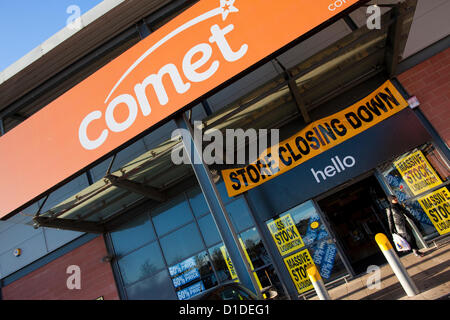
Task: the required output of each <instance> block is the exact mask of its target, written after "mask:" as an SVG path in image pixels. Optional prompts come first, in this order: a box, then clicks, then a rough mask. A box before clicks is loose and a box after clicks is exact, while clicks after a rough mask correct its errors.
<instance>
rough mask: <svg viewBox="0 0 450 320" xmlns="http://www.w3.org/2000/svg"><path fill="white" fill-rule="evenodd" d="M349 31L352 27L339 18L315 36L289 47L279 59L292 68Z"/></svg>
mask: <svg viewBox="0 0 450 320" xmlns="http://www.w3.org/2000/svg"><path fill="white" fill-rule="evenodd" d="M349 33H350V28H349V27H348V26H347V24H346V23H345V22H344V21H343V20H339V21H337V22H336V23H334V24H332V25H331V26H329V27H328V28H326V29H324V30H323V31H321V32H319V33H317V34H316V35H314V36H313V37H311V38H309V39H307V40H305V41H302V42H301V43H299V44H298V45H296V46H295V47H293V48H291V49H289V50H288V51H286V52H285V53H283V54H282V55H280V57H279V58H278V60H279V61H280V62H281V63H282V64H283V65H284V66H285V67H287V68H292V67H293V66H295V65H297V64H299V63H300V62H302V61H304V60H306V59H307V58H308V57H311V56H313V55H314V54H316V53H317V52H319V51H320V50H323V49H325V48H326V47H328V46H330V45H331V44H333V43H334V42H336V41H337V40H339V39H340V38H342V37H344V36H346V35H348V34H349Z"/></svg>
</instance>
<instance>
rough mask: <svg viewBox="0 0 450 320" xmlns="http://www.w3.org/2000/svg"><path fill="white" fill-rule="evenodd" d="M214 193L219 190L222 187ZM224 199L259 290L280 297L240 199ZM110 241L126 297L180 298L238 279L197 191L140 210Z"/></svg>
mask: <svg viewBox="0 0 450 320" xmlns="http://www.w3.org/2000/svg"><path fill="white" fill-rule="evenodd" d="M218 190H219V191H220V192H221V193H223V192H224V187H223V183H221V184H219V185H218ZM223 196H224V204H225V207H226V209H227V211H228V213H229V214H230V217H231V220H232V222H233V225H234V227H235V229H236V231H237V232H238V236H239V238H240V241H241V245H242V248H243V249H244V250H245V253H246V255H247V259H248V261H249V264H250V266H251V268H252V271H253V272H254V275H255V278H256V279H257V283H258V286H259V288H260V289H261V290H262V291H265V290H268V289H269V288H270V289H275V290H276V291H277V292H278V295H279V297H280V298H282V297H283V296H284V292H283V289H282V285H281V283H280V280H279V279H278V276H277V275H276V272H275V270H274V268H273V266H272V264H271V260H270V258H269V256H268V253H267V251H266V248H265V247H264V245H263V243H262V241H261V237H260V235H259V233H258V232H257V230H256V228H255V226H254V223H253V220H252V218H251V215H250V212H249V208H248V207H247V204H246V202H245V200H244V198H243V197H238V198H235V199H231V198H228V197H225V194H223ZM111 240H112V245H113V248H114V251H115V254H116V257H117V266H118V271H119V273H120V277H121V282H122V285H123V289H124V290H123V291H124V294H125V295H126V297H127V298H128V299H180V300H185V299H189V298H192V297H193V296H195V295H197V294H199V293H201V292H202V291H205V290H207V289H210V288H212V287H214V286H216V285H218V284H219V283H222V282H225V281H230V280H237V276H236V274H235V272H234V269H233V266H232V263H231V260H230V259H229V257H228V253H227V251H226V248H225V246H224V244H223V242H222V240H221V238H220V235H219V232H218V230H217V228H216V226H215V223H214V220H213V217H212V215H211V213H210V212H209V209H208V206H207V204H206V201H205V200H204V197H203V195H202V193H201V191H200V189H199V188H194V189H191V190H188V191H187V192H185V193H183V194H181V195H179V196H177V197H176V198H174V199H172V200H170V201H169V202H166V203H164V204H163V205H161V206H159V207H157V208H154V209H149V210H144V211H143V212H141V213H140V214H138V215H137V216H136V218H134V219H133V220H132V221H130V222H128V223H127V224H125V225H123V226H122V227H121V228H120V229H119V230H117V231H114V232H112V233H111Z"/></svg>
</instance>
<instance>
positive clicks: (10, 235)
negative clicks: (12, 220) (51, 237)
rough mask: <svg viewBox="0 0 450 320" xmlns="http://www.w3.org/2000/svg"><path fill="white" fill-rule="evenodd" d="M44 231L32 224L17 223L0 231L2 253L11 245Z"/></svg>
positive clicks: (0, 251) (0, 250)
mask: <svg viewBox="0 0 450 320" xmlns="http://www.w3.org/2000/svg"><path fill="white" fill-rule="evenodd" d="M39 233H42V229H34V228H33V227H32V226H28V225H24V224H15V225H13V226H11V227H10V228H8V229H6V230H4V231H3V232H1V233H0V253H3V252H4V251H6V250H9V249H10V248H11V247H13V246H15V245H17V244H18V243H22V242H23V241H25V240H27V239H29V238H31V237H34V236H36V235H37V234H39Z"/></svg>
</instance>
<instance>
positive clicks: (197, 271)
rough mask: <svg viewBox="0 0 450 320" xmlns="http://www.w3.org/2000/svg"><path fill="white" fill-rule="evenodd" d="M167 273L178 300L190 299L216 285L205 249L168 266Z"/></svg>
mask: <svg viewBox="0 0 450 320" xmlns="http://www.w3.org/2000/svg"><path fill="white" fill-rule="evenodd" d="M169 274H170V276H171V278H172V283H173V286H174V288H175V291H176V293H177V296H178V299H179V300H186V299H190V298H192V297H194V296H196V295H197V294H199V293H201V292H203V291H205V290H208V289H209V288H212V287H213V286H215V285H217V279H216V276H215V274H214V270H213V267H212V264H211V261H210V260H209V257H208V254H207V252H206V251H204V252H202V253H200V254H198V255H195V256H193V257H190V258H188V259H186V260H183V261H181V262H179V263H177V264H176V265H173V266H171V267H169Z"/></svg>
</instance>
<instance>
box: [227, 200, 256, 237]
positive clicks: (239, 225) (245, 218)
mask: <svg viewBox="0 0 450 320" xmlns="http://www.w3.org/2000/svg"><path fill="white" fill-rule="evenodd" d="M225 208H226V210H227V212H228V214H229V215H230V216H231V220H232V221H233V224H234V227H235V228H236V230H237V231H238V232H241V231H242V230H245V229H248V228H250V227H252V226H253V221H252V218H251V216H250V212H249V210H248V207H247V204H246V203H245V200H244V199H243V198H239V199H237V200H235V201H233V202H231V203H230V204H228V205H226V206H225Z"/></svg>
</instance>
